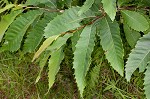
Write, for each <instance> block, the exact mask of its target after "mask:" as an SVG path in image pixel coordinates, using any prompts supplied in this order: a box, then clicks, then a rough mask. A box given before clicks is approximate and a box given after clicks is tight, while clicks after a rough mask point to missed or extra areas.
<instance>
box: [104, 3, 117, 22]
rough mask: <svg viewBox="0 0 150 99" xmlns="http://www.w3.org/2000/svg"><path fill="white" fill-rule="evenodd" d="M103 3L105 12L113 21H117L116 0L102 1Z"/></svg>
mask: <svg viewBox="0 0 150 99" xmlns="http://www.w3.org/2000/svg"><path fill="white" fill-rule="evenodd" d="M102 3H103V8H104V10H105V12H106V13H107V14H108V16H109V17H110V18H111V20H112V21H113V20H114V19H115V16H116V11H117V8H116V0H102Z"/></svg>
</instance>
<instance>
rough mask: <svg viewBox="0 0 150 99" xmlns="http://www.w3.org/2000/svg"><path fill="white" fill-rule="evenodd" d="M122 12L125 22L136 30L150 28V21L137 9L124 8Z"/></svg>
mask: <svg viewBox="0 0 150 99" xmlns="http://www.w3.org/2000/svg"><path fill="white" fill-rule="evenodd" d="M121 14H122V16H123V18H124V20H125V22H126V23H127V24H128V25H129V26H130V27H131V28H133V29H134V30H137V31H146V30H147V29H148V28H149V23H148V21H147V20H146V18H145V17H144V16H142V15H141V14H140V13H138V12H135V11H129V10H122V11H121Z"/></svg>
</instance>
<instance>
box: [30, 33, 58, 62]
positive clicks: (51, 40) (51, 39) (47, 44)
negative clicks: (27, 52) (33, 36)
mask: <svg viewBox="0 0 150 99" xmlns="http://www.w3.org/2000/svg"><path fill="white" fill-rule="evenodd" d="M59 36H60V35H54V36H51V37H49V38H48V39H46V40H45V41H44V42H43V44H42V45H41V47H40V48H39V50H38V51H37V52H36V53H35V55H34V57H33V60H32V62H33V61H34V60H35V59H36V58H38V57H39V55H40V54H41V53H42V52H43V51H45V49H46V48H47V47H48V46H49V45H50V44H51V43H53V41H54V40H56V39H57V38H58V37H59Z"/></svg>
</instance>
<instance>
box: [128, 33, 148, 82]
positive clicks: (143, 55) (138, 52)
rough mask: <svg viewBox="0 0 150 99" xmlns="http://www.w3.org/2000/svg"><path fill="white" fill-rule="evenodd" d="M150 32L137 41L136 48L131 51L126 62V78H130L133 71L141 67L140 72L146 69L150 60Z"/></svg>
mask: <svg viewBox="0 0 150 99" xmlns="http://www.w3.org/2000/svg"><path fill="white" fill-rule="evenodd" d="M149 45H150V33H148V34H146V35H144V36H143V37H141V38H140V40H138V41H137V44H136V46H135V48H134V49H133V50H132V51H131V53H130V55H129V58H128V61H127V64H126V66H125V67H126V69H125V71H126V79H127V81H129V80H130V78H131V75H132V74H133V72H134V71H135V70H136V69H137V68H139V70H140V72H143V71H144V70H145V67H146V65H147V62H148V61H149V60H150V46H149Z"/></svg>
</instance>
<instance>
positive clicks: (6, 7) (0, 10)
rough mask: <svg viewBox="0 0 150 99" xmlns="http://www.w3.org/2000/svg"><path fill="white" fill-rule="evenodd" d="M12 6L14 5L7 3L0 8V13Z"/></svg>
mask: <svg viewBox="0 0 150 99" xmlns="http://www.w3.org/2000/svg"><path fill="white" fill-rule="evenodd" d="M14 6H15V5H14V4H8V5H6V6H5V7H4V8H2V9H0V13H2V12H4V11H6V10H8V9H10V8H13V7H14Z"/></svg>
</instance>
